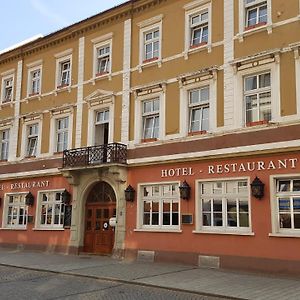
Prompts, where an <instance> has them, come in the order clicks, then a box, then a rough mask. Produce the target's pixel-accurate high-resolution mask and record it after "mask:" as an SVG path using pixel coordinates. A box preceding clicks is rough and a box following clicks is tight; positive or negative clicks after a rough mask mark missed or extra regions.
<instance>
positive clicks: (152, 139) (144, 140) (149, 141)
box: [141, 138, 157, 143]
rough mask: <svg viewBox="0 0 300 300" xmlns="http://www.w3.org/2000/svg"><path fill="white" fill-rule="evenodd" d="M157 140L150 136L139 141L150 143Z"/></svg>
mask: <svg viewBox="0 0 300 300" xmlns="http://www.w3.org/2000/svg"><path fill="white" fill-rule="evenodd" d="M152 142H157V138H150V139H142V140H141V143H152Z"/></svg>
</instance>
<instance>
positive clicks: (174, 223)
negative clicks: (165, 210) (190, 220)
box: [172, 212, 179, 225]
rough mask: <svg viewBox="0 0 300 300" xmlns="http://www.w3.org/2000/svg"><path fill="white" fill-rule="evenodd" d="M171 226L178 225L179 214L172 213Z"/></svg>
mask: <svg viewBox="0 0 300 300" xmlns="http://www.w3.org/2000/svg"><path fill="white" fill-rule="evenodd" d="M172 225H179V213H174V212H173V213H172Z"/></svg>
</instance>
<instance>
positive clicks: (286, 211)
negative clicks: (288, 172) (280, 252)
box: [275, 178, 300, 233]
mask: <svg viewBox="0 0 300 300" xmlns="http://www.w3.org/2000/svg"><path fill="white" fill-rule="evenodd" d="M275 196H276V197H275V198H276V208H277V214H276V215H275V218H276V225H277V228H278V231H281V232H289V231H290V232H298V233H300V179H299V178H294V179H291V178H282V179H278V180H276V195H275Z"/></svg>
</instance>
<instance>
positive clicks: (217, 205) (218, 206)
mask: <svg viewBox="0 0 300 300" xmlns="http://www.w3.org/2000/svg"><path fill="white" fill-rule="evenodd" d="M213 211H214V212H221V211H222V200H221V199H218V200H217V199H214V200H213Z"/></svg>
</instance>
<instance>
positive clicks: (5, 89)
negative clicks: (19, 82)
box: [2, 76, 14, 103]
mask: <svg viewBox="0 0 300 300" xmlns="http://www.w3.org/2000/svg"><path fill="white" fill-rule="evenodd" d="M13 83H14V78H13V76H10V77H7V78H3V80H2V103H7V102H11V101H12V100H13Z"/></svg>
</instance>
